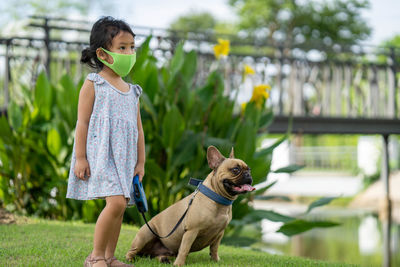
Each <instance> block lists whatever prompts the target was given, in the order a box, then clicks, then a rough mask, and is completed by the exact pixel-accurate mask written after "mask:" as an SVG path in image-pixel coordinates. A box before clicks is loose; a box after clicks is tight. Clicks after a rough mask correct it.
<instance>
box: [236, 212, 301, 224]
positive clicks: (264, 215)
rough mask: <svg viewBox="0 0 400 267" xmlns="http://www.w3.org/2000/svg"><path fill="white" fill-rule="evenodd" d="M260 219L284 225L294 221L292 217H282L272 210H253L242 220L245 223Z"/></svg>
mask: <svg viewBox="0 0 400 267" xmlns="http://www.w3.org/2000/svg"><path fill="white" fill-rule="evenodd" d="M262 219H267V220H270V221H273V222H285V223H286V222H290V221H293V220H295V218H293V217H290V216H286V215H282V214H280V213H277V212H274V211H272V210H253V211H251V212H250V213H249V214H247V215H246V216H245V217H244V218H243V220H246V221H247V222H255V221H260V220H262Z"/></svg>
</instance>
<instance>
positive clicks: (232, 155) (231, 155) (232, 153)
mask: <svg viewBox="0 0 400 267" xmlns="http://www.w3.org/2000/svg"><path fill="white" fill-rule="evenodd" d="M234 157H235V152H234V151H233V147H232V149H231V153H230V154H229V158H230V159H233V158H234Z"/></svg>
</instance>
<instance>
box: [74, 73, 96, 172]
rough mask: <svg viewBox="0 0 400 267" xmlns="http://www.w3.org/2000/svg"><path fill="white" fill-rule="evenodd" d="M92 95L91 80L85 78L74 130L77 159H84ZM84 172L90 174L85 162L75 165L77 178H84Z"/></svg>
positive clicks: (92, 100) (91, 108)
mask: <svg viewBox="0 0 400 267" xmlns="http://www.w3.org/2000/svg"><path fill="white" fill-rule="evenodd" d="M94 97H95V94H94V85H93V82H92V81H89V80H85V82H84V83H83V85H82V88H81V91H80V93H79V103H78V123H77V125H76V132H75V153H76V160H77V161H81V160H86V140H87V133H88V128H89V121H90V116H91V115H92V110H93V103H94ZM85 173H86V174H87V175H88V176H90V170H89V168H88V165H87V164H77V166H75V174H76V176H78V178H80V179H84V175H85Z"/></svg>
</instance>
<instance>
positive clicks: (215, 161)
mask: <svg viewBox="0 0 400 267" xmlns="http://www.w3.org/2000/svg"><path fill="white" fill-rule="evenodd" d="M224 160H225V157H224V156H222V154H221V152H219V150H218V149H217V148H216V147H215V146H209V147H208V149H207V161H208V166H210V168H211V169H213V170H215V169H216V168H217V167H218V166H219V165H220V164H221V163H222V162H223V161H224Z"/></svg>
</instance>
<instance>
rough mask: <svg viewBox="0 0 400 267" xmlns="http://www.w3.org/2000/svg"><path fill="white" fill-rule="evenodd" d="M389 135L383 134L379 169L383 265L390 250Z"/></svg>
mask: <svg viewBox="0 0 400 267" xmlns="http://www.w3.org/2000/svg"><path fill="white" fill-rule="evenodd" d="M388 145H389V135H388V134H385V135H383V150H382V152H383V153H382V154H383V155H382V170H381V181H382V184H383V191H384V196H383V203H382V205H381V207H380V211H379V217H380V219H381V221H382V228H383V229H382V230H383V262H382V263H383V264H382V266H383V267H390V266H391V251H390V243H391V242H390V232H391V231H390V228H391V226H392V224H391V220H392V216H391V203H390V195H389V193H390V191H389V189H390V184H389V182H390V181H389V175H390V168H389V150H388Z"/></svg>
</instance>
